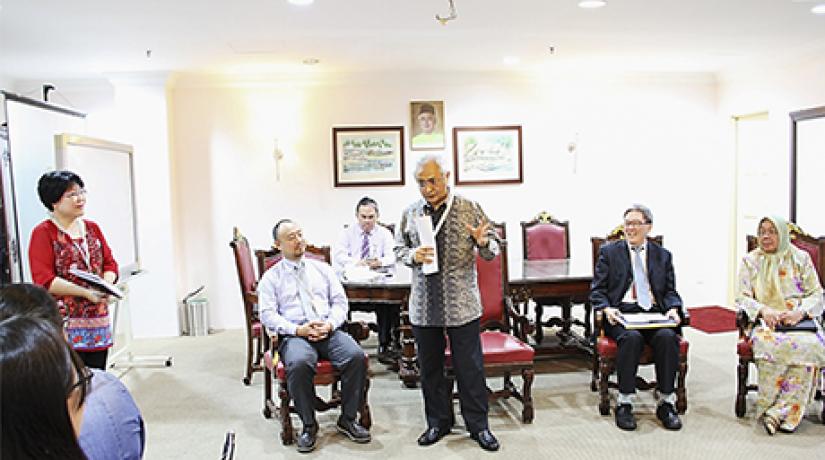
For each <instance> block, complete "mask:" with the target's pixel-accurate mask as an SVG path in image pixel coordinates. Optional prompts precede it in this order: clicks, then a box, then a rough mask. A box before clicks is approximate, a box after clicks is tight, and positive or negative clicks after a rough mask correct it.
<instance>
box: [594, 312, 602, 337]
mask: <svg viewBox="0 0 825 460" xmlns="http://www.w3.org/2000/svg"><path fill="white" fill-rule="evenodd" d="M604 321H605V319H604V312H603V311H601V310H593V335H594V336H596V337H604Z"/></svg>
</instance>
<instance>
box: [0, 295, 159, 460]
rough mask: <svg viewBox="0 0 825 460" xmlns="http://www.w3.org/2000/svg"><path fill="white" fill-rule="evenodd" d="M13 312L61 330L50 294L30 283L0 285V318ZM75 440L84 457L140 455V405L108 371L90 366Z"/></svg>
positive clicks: (134, 458)
mask: <svg viewBox="0 0 825 460" xmlns="http://www.w3.org/2000/svg"><path fill="white" fill-rule="evenodd" d="M17 316H25V317H27V318H32V319H34V320H36V321H41V322H46V323H49V324H51V325H52V327H54V328H55V329H58V330H61V331H62V329H63V318H61V316H60V313H59V312H58V309H57V304H56V303H55V301H54V298H53V297H52V296H51V295H49V293H48V292H46V290H45V289H43V288H42V287H40V286H37V285H34V284H28V283H15V284H6V285H2V286H0V321H4V320H5V319H7V318H11V317H17ZM2 370H3V369H0V372H2ZM4 407H5V406H4ZM78 443H80V448H81V449H82V450H83V452H84V453H85V454H86V457H88V460H109V459H119V460H139V459H141V458H143V451H144V447H145V444H146V428H145V426H144V423H143V417H142V416H141V414H140V409H139V408H138V407H137V404H135V400H134V399H132V395H131V394H129V390H128V389H127V388H126V386H125V385H124V384H123V383H122V382H121V381H120V380H118V378H117V377H115V376H114V375H112V374H110V373H108V372H105V371H102V370H99V369H91V383H90V387H89V388H88V394H87V397H86V401H85V404H84V405H83V423H82V425H81V426H80V434H79V435H78ZM0 458H2V459H5V458H6V457H5V456H0Z"/></svg>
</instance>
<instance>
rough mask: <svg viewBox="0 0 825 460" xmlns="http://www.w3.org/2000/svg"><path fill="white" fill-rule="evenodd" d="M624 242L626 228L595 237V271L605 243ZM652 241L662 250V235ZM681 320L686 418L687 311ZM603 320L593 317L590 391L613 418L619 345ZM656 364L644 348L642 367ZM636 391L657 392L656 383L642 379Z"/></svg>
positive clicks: (679, 404) (679, 392)
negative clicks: (611, 394) (684, 332)
mask: <svg viewBox="0 0 825 460" xmlns="http://www.w3.org/2000/svg"><path fill="white" fill-rule="evenodd" d="M624 238H625V233H624V225H619V226H618V227H616V228H614V229H613V231H611V232H610V233H609V234H608V235H607V236H606V237H605V238H601V237H595V236H594V237H592V238H590V244H591V248H592V251H593V269H594V271H595V267H596V262H597V261H598V258H599V249H600V248H601V247H602V246H603V245H604V244H606V243H610V242H613V241H617V240H621V239H624ZM648 240H649V241H653V242H654V243H656V244H658V245H660V246H662V241H663V237H662V236H661V235H658V236H653V237H648ZM679 315H680V316H681V318H682V323H681V324H680V325H679V328H678V334H679V337H680V339H681V340H680V342H679V371H678V372H677V376H676V410H677V411H678V412H679V413H680V414H684V413H685V411H686V410H687V391H686V389H685V377H686V376H687V371H688V365H687V361H688V348H689V346H690V344H689V343H688V341H687V340H686V339H685V338H684V336H682V327H684V326H688V325H689V324H690V317H689V316H688V313H687V310H686V309H684V308H683V309H682V311H680V312H679ZM604 321H606V319H605V318H604V316H603V314H602V312H600V311H597V312H596V313H595V314H594V321H593V324H594V333H595V334H594V335H595V336H596V337H595V340H596V343H595V347H594V351H595V352H594V353H593V377H592V379H591V381H590V389H591V390H592V391H597V390H598V392H599V413H600V414H602V415H609V414H610V397H609V395H608V389H609V388H618V385H617V384H616V382H614V381H612V380H610V378H609V377H610V374H612V373H613V372H614V371H615V370H616V353H617V352H618V345H617V344H616V341H615V340H613V339H612V338H611V337H609V336H607V335H606V334H605V332H604ZM650 364H654V362H653V349H652V348H651V347H650V345H645V347H644V350H643V351H642V356H641V358H640V359H639V365H640V366H642V365H650ZM636 388H638V389H640V390H650V389H654V388H656V382H655V381H647V380H645V379H643V378H642V377H638V376H637V377H636Z"/></svg>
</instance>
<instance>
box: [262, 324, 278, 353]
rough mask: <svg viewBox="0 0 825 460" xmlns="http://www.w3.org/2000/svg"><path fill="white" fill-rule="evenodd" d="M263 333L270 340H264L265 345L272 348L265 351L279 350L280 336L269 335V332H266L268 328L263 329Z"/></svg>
mask: <svg viewBox="0 0 825 460" xmlns="http://www.w3.org/2000/svg"><path fill="white" fill-rule="evenodd" d="M261 333H262V334H263V335H264V336H265V337H266V338H268V339H269V340H264V343H268V344H269V347H270V348H264V349H265V350H277V349H278V334H272V335H269V332H267V331H266V328H265V327H264V328H262V329H261Z"/></svg>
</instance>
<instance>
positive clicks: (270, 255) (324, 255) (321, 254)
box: [255, 244, 332, 278]
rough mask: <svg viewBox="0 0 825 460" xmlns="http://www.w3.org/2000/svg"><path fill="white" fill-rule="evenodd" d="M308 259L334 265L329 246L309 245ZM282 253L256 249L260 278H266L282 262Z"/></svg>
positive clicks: (272, 249) (306, 254)
mask: <svg viewBox="0 0 825 460" xmlns="http://www.w3.org/2000/svg"><path fill="white" fill-rule="evenodd" d="M304 255H305V256H306V257H309V258H310V259H315V260H320V261H323V262H326V263H328V264H330V263H332V255H331V251H330V247H329V246H314V245H312V244H307V248H306V252H305V253H304ZM281 257H283V256H282V255H281V251H279V250H277V249H275V248H274V247H273V248H270V249H256V250H255V259H257V261H258V278H260V277H262V276H264V273H265V272H266V271H267V270H269V269H270V268H272V266H273V265H275V264H276V263H278V262H279V261H280V260H281Z"/></svg>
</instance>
